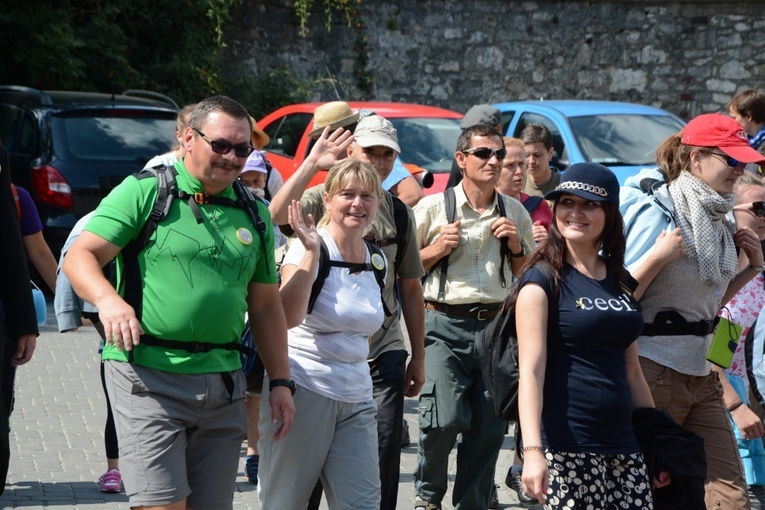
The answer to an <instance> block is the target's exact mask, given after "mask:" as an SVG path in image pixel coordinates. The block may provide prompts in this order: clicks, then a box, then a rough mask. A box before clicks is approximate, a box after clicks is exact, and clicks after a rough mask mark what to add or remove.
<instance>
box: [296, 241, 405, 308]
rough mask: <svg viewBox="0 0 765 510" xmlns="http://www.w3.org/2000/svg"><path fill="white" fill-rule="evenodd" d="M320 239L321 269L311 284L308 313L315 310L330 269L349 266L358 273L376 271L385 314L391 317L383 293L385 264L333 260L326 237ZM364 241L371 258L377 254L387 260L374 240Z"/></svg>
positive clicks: (348, 267) (349, 268)
mask: <svg viewBox="0 0 765 510" xmlns="http://www.w3.org/2000/svg"><path fill="white" fill-rule="evenodd" d="M319 240H320V241H321V244H320V246H319V270H318V273H317V275H316V279H315V280H314V281H313V285H312V286H311V295H310V296H309V297H308V310H307V311H306V313H311V312H312V311H313V305H314V304H315V303H316V299H317V298H318V297H319V294H320V293H321V289H322V287H324V280H326V279H327V277H328V276H329V272H330V270H331V269H332V268H333V267H343V268H347V269H348V272H349V273H358V272H359V271H373V272H374V275H375V280H377V285H379V286H380V300H381V301H382V305H383V310H384V311H385V316H386V317H390V316H391V311H390V310H389V309H388V305H386V304H385V296H384V295H383V291H384V289H385V264H382V267H376V266H375V264H374V262H373V263H368V262H362V263H354V262H345V261H342V260H332V259H330V258H329V249H328V248H327V244H326V243H325V242H324V239H323V238H321V237H320V238H319ZM364 242H365V243H366V245H367V250H369V253H370V254H371V257H370V258H373V257H374V256H375V255H377V256H379V257H380V259H381V260H385V258H383V253H382V250H381V249H380V248H378V247H377V246H376V245H375V244H374V243H373V242H371V241H367V240H366V239H365V240H364Z"/></svg>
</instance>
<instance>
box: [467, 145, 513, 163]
mask: <svg viewBox="0 0 765 510" xmlns="http://www.w3.org/2000/svg"><path fill="white" fill-rule="evenodd" d="M462 152H464V153H465V154H472V155H473V156H475V157H477V158H480V159H491V157H492V156H496V157H497V159H499V160H503V159H505V156H507V149H489V148H488V147H475V148H473V149H465V150H464V151H462Z"/></svg>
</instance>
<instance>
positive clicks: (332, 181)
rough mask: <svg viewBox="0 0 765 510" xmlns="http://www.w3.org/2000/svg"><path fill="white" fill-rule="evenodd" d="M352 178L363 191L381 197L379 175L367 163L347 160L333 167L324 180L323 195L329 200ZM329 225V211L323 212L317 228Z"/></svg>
mask: <svg viewBox="0 0 765 510" xmlns="http://www.w3.org/2000/svg"><path fill="white" fill-rule="evenodd" d="M354 178H358V179H359V180H360V181H361V185H362V186H363V187H364V189H366V190H369V191H371V192H373V193H374V194H375V195H376V196H377V197H378V198H380V197H382V195H383V191H382V185H381V181H380V174H379V173H378V172H377V170H375V168H374V167H373V166H372V165H370V164H369V163H364V162H362V161H358V160H355V159H351V158H347V159H344V160H343V161H341V162H340V163H338V164H336V165H335V166H333V167H332V168H331V169H330V170H329V173H328V174H327V178H326V179H325V180H324V193H325V194H326V196H327V197H328V198H331V197H333V196H335V195H337V194H338V193H340V191H341V190H342V189H343V188H344V187H345V186H346V185H347V184H348V183H349V182H350V181H351V180H352V179H354ZM328 223H329V211H327V210H325V211H324V216H322V218H321V221H319V223H318V225H317V226H319V227H321V226H324V225H326V224H328Z"/></svg>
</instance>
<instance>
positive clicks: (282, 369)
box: [67, 255, 295, 441]
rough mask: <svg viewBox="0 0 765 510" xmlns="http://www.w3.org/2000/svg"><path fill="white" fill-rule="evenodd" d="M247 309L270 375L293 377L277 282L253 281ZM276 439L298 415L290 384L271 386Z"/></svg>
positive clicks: (278, 377) (259, 351) (286, 431)
mask: <svg viewBox="0 0 765 510" xmlns="http://www.w3.org/2000/svg"><path fill="white" fill-rule="evenodd" d="M68 257H69V256H68V255H67V258H68ZM247 291H248V292H247V309H248V314H249V319H250V331H257V332H258V334H256V335H252V337H253V340H254V341H255V345H256V346H257V349H258V354H259V355H260V357H261V358H262V359H263V365H264V366H265V367H266V373H267V374H268V378H269V379H271V380H273V379H290V362H289V357H288V356H287V323H286V321H285V319H284V310H283V309H282V302H281V299H280V298H279V288H278V287H277V285H276V284H275V283H255V282H250V284H249V285H248V288H247ZM268 400H269V404H270V405H271V416H272V417H273V422H272V424H271V425H272V427H273V428H274V429H275V430H274V439H275V440H276V441H278V440H279V439H281V438H283V437H284V436H286V435H287V433H288V432H289V430H290V428H291V427H292V423H293V421H294V419H295V404H294V402H293V401H292V394H291V393H290V390H289V388H284V387H281V386H277V387H275V388H274V389H273V390H271V392H270V394H269V397H268Z"/></svg>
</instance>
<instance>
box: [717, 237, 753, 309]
mask: <svg viewBox="0 0 765 510" xmlns="http://www.w3.org/2000/svg"><path fill="white" fill-rule="evenodd" d="M733 242H734V243H736V246H738V247H740V248H741V254H740V255H739V267H740V268H741V269H740V271H739V272H738V273H737V274H736V276H735V277H733V280H731V282H730V283H729V284H728V287H727V288H726V289H725V294H723V299H722V304H723V305H725V304H726V303H727V302H728V301H730V300H731V299H733V296H735V295H736V294H737V293H738V291H740V290H741V289H742V288H743V287H744V285H746V284H747V283H748V282H749V280H751V279H752V278H754V277H755V276H757V271H755V270H754V269H752V268H751V267H750V265H751V266H754V267H762V264H763V256H762V244H761V243H760V239H759V238H758V237H757V234H755V233H754V231H753V230H752V229H750V228H749V227H743V228H740V229H738V230H736V232H735V233H734V234H733ZM742 265H743V267H742Z"/></svg>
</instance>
